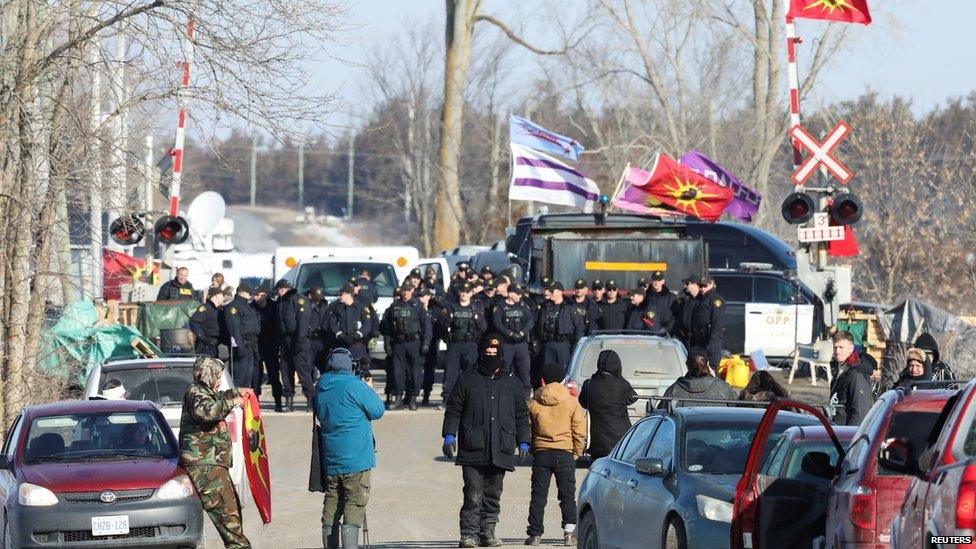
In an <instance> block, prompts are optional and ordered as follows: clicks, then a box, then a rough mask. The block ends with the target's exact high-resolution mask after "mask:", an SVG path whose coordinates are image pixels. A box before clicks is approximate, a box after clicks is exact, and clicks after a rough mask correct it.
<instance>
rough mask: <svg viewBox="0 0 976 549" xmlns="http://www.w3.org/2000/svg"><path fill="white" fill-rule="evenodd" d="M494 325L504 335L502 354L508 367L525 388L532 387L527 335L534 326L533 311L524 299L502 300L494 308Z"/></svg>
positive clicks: (530, 358) (528, 335) (530, 359)
mask: <svg viewBox="0 0 976 549" xmlns="http://www.w3.org/2000/svg"><path fill="white" fill-rule="evenodd" d="M492 323H493V325H494V327H495V328H496V329H497V330H498V331H499V332H500V333H501V334H502V335H503V336H505V340H504V342H503V344H502V354H503V355H505V363H506V364H507V365H508V368H509V369H510V370H512V372H513V373H514V374H515V375H516V377H518V378H519V380H521V381H522V385H523V386H524V387H525V388H526V389H530V388H531V387H532V378H531V375H532V357H531V356H529V337H530V335H531V334H532V330H533V328H535V311H534V309H533V308H531V307H529V305H527V304H526V303H525V302H524V301H519V302H518V303H516V304H511V303H509V302H508V301H506V302H504V303H502V304H501V306H499V307H498V308H497V309H495V314H494V316H493V317H492Z"/></svg>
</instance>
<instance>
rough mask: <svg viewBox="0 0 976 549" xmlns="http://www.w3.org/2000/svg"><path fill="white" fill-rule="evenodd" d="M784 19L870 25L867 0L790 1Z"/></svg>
mask: <svg viewBox="0 0 976 549" xmlns="http://www.w3.org/2000/svg"><path fill="white" fill-rule="evenodd" d="M786 17H794V18H801V19H824V20H827V21H840V22H842V23H861V24H864V25H869V24H870V23H871V12H869V11H868V0H790V11H789V12H788V13H787V14H786Z"/></svg>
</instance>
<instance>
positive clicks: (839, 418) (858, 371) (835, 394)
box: [830, 330, 878, 425]
mask: <svg viewBox="0 0 976 549" xmlns="http://www.w3.org/2000/svg"><path fill="white" fill-rule="evenodd" d="M877 364H878V363H877V361H875V360H874V358H872V357H871V355H869V354H867V353H864V354H861V353H858V352H857V351H855V350H854V336H852V335H851V333H850V332H846V331H844V330H841V331H839V332H837V333H835V334H834V358H833V360H832V361H831V362H830V367H831V369H836V371H837V372H838V374H837V377H835V378H834V380H833V382H832V383H831V384H830V407H831V408H833V409H834V414H833V417H832V418H831V422H832V423H834V424H835V425H860V424H861V421H862V420H863V419H864V416H865V415H866V414H867V413H868V410H870V409H871V406H873V405H874V384H873V383H872V382H871V374H873V373H874V370H875V369H876V368H877ZM838 405H840V406H838Z"/></svg>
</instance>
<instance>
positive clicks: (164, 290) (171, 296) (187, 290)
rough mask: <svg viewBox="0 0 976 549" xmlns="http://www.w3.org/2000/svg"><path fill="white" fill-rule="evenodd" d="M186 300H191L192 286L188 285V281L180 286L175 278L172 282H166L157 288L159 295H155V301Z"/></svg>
mask: <svg viewBox="0 0 976 549" xmlns="http://www.w3.org/2000/svg"><path fill="white" fill-rule="evenodd" d="M187 299H193V284H190V281H189V280H187V281H186V282H184V283H183V284H180V282H179V281H178V280H176V279H175V278H174V279H173V280H167V281H166V282H164V283H163V285H162V286H160V287H159V293H158V294H156V301H172V300H187Z"/></svg>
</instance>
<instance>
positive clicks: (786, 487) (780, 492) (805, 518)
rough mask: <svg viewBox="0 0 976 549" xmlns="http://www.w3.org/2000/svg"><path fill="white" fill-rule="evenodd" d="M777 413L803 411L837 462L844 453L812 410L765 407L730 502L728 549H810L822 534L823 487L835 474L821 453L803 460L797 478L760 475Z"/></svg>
mask: <svg viewBox="0 0 976 549" xmlns="http://www.w3.org/2000/svg"><path fill="white" fill-rule="evenodd" d="M783 409H786V410H793V411H801V410H802V411H805V412H808V413H810V414H811V415H813V416H814V417H816V418H817V419H818V420H820V422H821V423H823V425H824V428H825V429H826V430H827V433H828V434H829V435H830V439H831V441H832V442H833V444H834V446H835V447H836V449H837V454H838V456H840V457H839V458H838V463H839V462H840V460H841V459H842V458H843V455H844V449H843V446H842V445H841V443H840V441H839V440H838V439H837V436H836V435H835V434H834V431H833V429H832V428H831V426H830V423H829V422H828V421H827V418H825V417H824V416H823V414H821V413H820V412H819V411H817V410H816V409H815V408H813V407H812V406H809V405H807V404H803V403H800V402H794V401H790V400H776V401H774V402H773V403H771V404H770V405H769V407H768V408H767V409H766V413H765V415H763V419H762V422H760V424H759V428H758V429H757V430H756V436H755V438H754V439H753V441H752V446H751V447H750V448H749V457H748V460H747V461H746V468H745V471H744V472H743V474H742V477H741V478H740V479H739V482H738V484H736V487H735V497H734V499H733V500H732V504H733V509H732V530H731V532H732V533H731V536H732V537H731V547H732V549H759V548H774V547H810V546H811V544H812V543H813V540H814V539H815V538H817V537H818V536H821V535H823V532H824V517H825V512H826V499H827V488H828V485H829V482H830V479H831V478H833V476H834V474H835V472H834V469H833V468H832V467H831V465H830V463H829V462H830V457H829V456H828V455H827V454H826V453H825V452H811V453H810V454H809V455H808V456H807V458H809V459H807V458H805V463H804V465H803V467H804V473H805V475H803V476H802V477H801V478H795V479H793V478H779V477H772V476H766V475H762V474H760V467H761V466H762V458H763V454H764V449H765V448H766V447H767V445H768V442H769V436H770V434H771V433H772V432H773V424H774V422H775V421H776V415H777V414H778V413H779V412H780V411H781V410H783Z"/></svg>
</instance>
